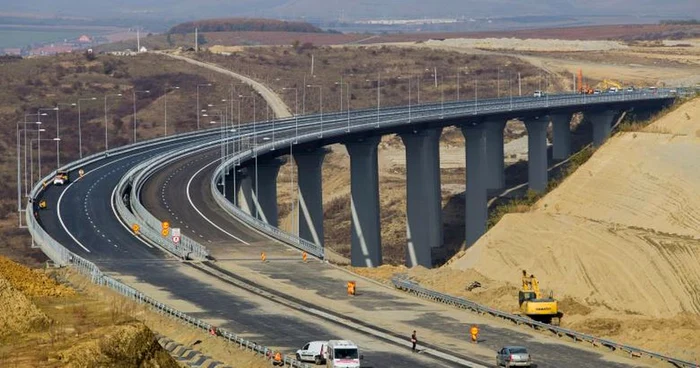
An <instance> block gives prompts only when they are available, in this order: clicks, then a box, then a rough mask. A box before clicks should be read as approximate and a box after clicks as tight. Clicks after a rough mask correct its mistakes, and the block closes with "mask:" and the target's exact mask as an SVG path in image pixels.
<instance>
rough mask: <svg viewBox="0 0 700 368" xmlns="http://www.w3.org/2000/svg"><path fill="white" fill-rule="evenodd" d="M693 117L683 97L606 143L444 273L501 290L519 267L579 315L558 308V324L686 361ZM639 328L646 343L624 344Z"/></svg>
mask: <svg viewBox="0 0 700 368" xmlns="http://www.w3.org/2000/svg"><path fill="white" fill-rule="evenodd" d="M699 118H700V99H695V100H693V101H691V102H688V103H686V104H685V105H683V106H681V107H680V108H678V109H677V110H675V111H673V112H671V113H669V114H668V115H666V116H664V117H663V118H661V119H659V120H657V121H656V122H654V123H653V124H651V125H649V126H648V127H647V128H645V129H643V130H642V131H640V132H626V133H621V134H619V135H618V136H616V137H614V138H612V139H611V140H610V141H609V142H608V143H607V144H606V145H605V146H603V147H602V148H601V149H599V150H598V151H597V152H596V153H595V155H594V156H593V157H592V158H591V159H590V160H589V161H588V162H587V163H586V164H584V165H583V166H582V167H581V168H579V170H578V171H576V173H574V174H573V175H572V176H571V177H569V178H568V179H567V180H565V181H564V183H562V184H561V185H560V186H559V187H558V188H556V189H555V190H554V191H553V192H552V193H550V194H548V195H547V196H545V197H544V198H543V199H542V200H540V201H539V202H538V203H537V205H536V208H535V209H534V210H533V211H532V212H530V213H523V214H511V215H506V216H505V217H504V218H503V220H502V221H501V222H500V223H498V224H497V225H496V226H495V227H494V228H493V229H491V231H489V233H488V234H487V235H486V236H484V237H483V238H482V239H480V240H479V241H478V242H477V243H476V244H475V245H474V246H473V247H472V248H470V249H469V250H467V251H466V252H464V253H463V254H462V255H461V257H459V258H458V259H455V260H453V261H452V263H451V264H449V266H447V269H448V270H454V271H457V270H473V271H475V272H478V273H479V274H482V275H484V276H485V277H487V278H489V279H492V280H495V281H496V282H498V283H507V284H511V285H515V283H516V282H518V281H517V280H518V277H519V276H518V275H519V271H520V270H521V269H526V270H528V272H531V273H533V274H535V275H536V276H537V277H538V278H539V279H540V281H541V284H542V285H543V286H544V287H545V288H547V289H548V290H553V291H554V293H555V295H558V296H560V297H562V296H568V297H571V298H572V299H573V300H575V301H576V302H577V303H579V304H582V305H584V306H586V308H588V312H587V313H585V315H581V314H579V313H576V312H572V311H567V309H566V308H563V310H564V313H565V318H564V323H565V325H566V326H569V327H572V328H576V329H581V330H584V331H591V330H594V331H597V332H598V333H599V334H601V335H603V336H607V337H611V338H614V339H619V340H621V341H626V342H630V343H635V344H641V345H642V346H645V347H649V348H651V349H657V350H662V351H665V352H667V353H671V354H674V355H678V356H684V357H686V358H690V357H692V358H694V359H698V358H699V356H698V355H697V353H698V352H699V351H700V339H698V338H697V336H694V337H691V336H690V335H688V334H686V332H687V329H689V328H691V327H692V326H700V266H699V265H700V210H698V209H699V208H700V197H698V195H697V193H698V191H700V161H698V160H697V157H700V126H698V125H697V122H698V119H699ZM465 282H466V280H465ZM567 313H568V314H570V315H568V316H567ZM577 314H578V315H577ZM662 321H663V322H662ZM681 326H682V327H681ZM696 328H697V327H696ZM650 329H656V331H655V333H653V334H651V335H656V336H658V337H657V338H655V337H654V336H646V337H645V338H644V339H643V340H640V341H637V340H636V339H637V338H638V337H639V336H642V335H643V333H644V332H645V331H647V332H648V331H650ZM692 351H694V352H695V353H690V352H692Z"/></svg>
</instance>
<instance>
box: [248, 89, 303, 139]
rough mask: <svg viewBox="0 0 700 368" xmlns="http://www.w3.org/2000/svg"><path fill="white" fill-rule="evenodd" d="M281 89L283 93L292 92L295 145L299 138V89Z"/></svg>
mask: <svg viewBox="0 0 700 368" xmlns="http://www.w3.org/2000/svg"><path fill="white" fill-rule="evenodd" d="M282 89H283V90H285V91H286V90H294V143H297V136H299V89H297V88H296V87H294V88H292V87H284V88H282ZM239 128H240V126H239Z"/></svg>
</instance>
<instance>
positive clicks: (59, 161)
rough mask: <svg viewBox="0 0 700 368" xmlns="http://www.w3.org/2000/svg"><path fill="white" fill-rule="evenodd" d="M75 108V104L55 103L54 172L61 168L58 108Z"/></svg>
mask: <svg viewBox="0 0 700 368" xmlns="http://www.w3.org/2000/svg"><path fill="white" fill-rule="evenodd" d="M61 105H64V106H71V107H73V106H77V104H76V103H57V104H56V138H54V140H55V141H56V170H58V168H59V167H61V160H60V153H61V150H60V148H61V133H60V127H61V124H60V122H59V120H58V116H59V115H60V114H59V112H60V106H61Z"/></svg>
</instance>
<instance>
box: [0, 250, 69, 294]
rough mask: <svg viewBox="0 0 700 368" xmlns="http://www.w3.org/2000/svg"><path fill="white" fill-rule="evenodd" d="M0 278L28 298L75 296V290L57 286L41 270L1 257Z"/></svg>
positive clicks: (56, 283)
mask: <svg viewBox="0 0 700 368" xmlns="http://www.w3.org/2000/svg"><path fill="white" fill-rule="evenodd" d="M0 277H3V278H5V279H6V280H7V281H8V282H9V283H10V284H11V285H12V287H13V288H15V289H16V290H18V291H19V292H21V293H22V294H24V295H26V296H28V297H39V296H71V295H75V290H73V289H71V288H70V287H68V286H65V285H61V284H59V283H58V282H56V281H55V280H53V279H51V278H50V277H48V276H47V275H46V274H45V273H43V272H42V271H41V270H32V269H30V268H29V267H26V266H24V265H21V264H19V263H15V262H12V261H11V260H9V259H8V258H5V257H3V256H0Z"/></svg>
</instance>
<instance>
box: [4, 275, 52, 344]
mask: <svg viewBox="0 0 700 368" xmlns="http://www.w3.org/2000/svg"><path fill="white" fill-rule="evenodd" d="M49 323H50V320H49V318H48V317H47V316H46V315H45V314H44V313H43V312H42V311H41V310H39V308H37V307H36V306H35V305H34V304H32V302H31V301H30V300H29V299H27V297H26V296H25V295H24V294H22V293H21V292H19V291H18V290H17V289H15V288H13V287H12V284H11V283H10V282H9V281H7V280H5V279H4V278H2V277H0V338H1V337H5V336H9V335H16V334H21V333H26V332H30V331H36V330H37V329H40V328H42V327H44V326H47V325H48V324H49Z"/></svg>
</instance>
